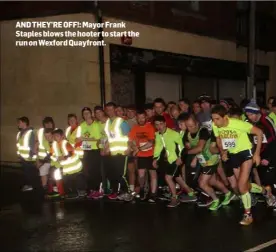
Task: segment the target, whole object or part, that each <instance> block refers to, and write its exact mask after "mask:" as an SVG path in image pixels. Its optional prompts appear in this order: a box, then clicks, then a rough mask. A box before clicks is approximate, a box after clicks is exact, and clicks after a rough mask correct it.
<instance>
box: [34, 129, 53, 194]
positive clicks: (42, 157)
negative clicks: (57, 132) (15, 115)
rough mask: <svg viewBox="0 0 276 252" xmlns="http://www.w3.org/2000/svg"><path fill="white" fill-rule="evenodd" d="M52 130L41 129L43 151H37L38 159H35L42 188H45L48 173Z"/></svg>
mask: <svg viewBox="0 0 276 252" xmlns="http://www.w3.org/2000/svg"><path fill="white" fill-rule="evenodd" d="M52 131H53V130H52V129H44V130H43V131H42V132H43V140H41V142H42V144H43V152H38V159H37V165H38V167H39V174H40V177H41V183H42V187H43V188H44V190H47V182H48V174H49V170H50V167H51V153H50V149H51V145H52V142H53V136H52ZM39 137H41V136H39ZM44 150H45V151H44Z"/></svg>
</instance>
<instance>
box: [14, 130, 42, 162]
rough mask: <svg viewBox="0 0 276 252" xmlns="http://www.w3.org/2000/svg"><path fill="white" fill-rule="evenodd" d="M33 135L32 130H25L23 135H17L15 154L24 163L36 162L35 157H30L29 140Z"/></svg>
mask: <svg viewBox="0 0 276 252" xmlns="http://www.w3.org/2000/svg"><path fill="white" fill-rule="evenodd" d="M32 133H33V130H32V129H29V130H27V131H26V132H25V133H24V134H23V135H21V134H20V132H18V133H17V137H16V139H17V143H16V146H17V154H18V155H19V156H20V157H21V158H23V159H24V160H25V161H36V158H37V156H36V155H33V156H31V155H30V154H31V148H30V138H31V134H32Z"/></svg>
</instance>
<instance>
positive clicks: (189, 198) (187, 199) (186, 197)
mask: <svg viewBox="0 0 276 252" xmlns="http://www.w3.org/2000/svg"><path fill="white" fill-rule="evenodd" d="M179 201H180V202H182V203H189V202H195V201H197V197H196V196H189V195H187V194H182V195H180V196H179Z"/></svg>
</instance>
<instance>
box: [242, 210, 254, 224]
mask: <svg viewBox="0 0 276 252" xmlns="http://www.w3.org/2000/svg"><path fill="white" fill-rule="evenodd" d="M252 222H253V217H252V214H251V213H249V214H247V213H245V214H244V215H243V218H242V220H241V221H240V224H241V225H243V226H248V225H250V224H251V223H252Z"/></svg>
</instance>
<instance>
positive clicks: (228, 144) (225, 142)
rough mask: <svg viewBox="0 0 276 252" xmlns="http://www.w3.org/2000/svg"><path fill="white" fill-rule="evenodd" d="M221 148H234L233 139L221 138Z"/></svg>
mask: <svg viewBox="0 0 276 252" xmlns="http://www.w3.org/2000/svg"><path fill="white" fill-rule="evenodd" d="M221 140H222V147H223V149H224V150H228V149H231V148H235V147H236V139H235V138H223V139H221Z"/></svg>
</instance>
